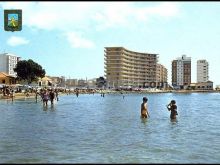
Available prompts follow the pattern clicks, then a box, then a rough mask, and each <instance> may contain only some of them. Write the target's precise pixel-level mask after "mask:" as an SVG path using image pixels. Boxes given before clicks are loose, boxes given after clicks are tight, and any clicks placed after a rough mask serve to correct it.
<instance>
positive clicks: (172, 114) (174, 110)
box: [167, 100, 178, 119]
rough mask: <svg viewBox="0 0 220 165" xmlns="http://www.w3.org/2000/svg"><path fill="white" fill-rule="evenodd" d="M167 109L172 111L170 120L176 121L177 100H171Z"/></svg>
mask: <svg viewBox="0 0 220 165" xmlns="http://www.w3.org/2000/svg"><path fill="white" fill-rule="evenodd" d="M167 109H168V111H171V113H170V119H176V115H178V113H177V106H176V101H175V100H171V102H170V103H169V104H168V105H167Z"/></svg>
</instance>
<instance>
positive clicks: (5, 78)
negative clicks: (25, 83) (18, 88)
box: [0, 72, 16, 85]
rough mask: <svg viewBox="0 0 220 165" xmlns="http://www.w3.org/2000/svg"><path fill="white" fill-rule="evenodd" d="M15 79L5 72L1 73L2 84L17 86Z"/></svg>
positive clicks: (0, 80)
mask: <svg viewBox="0 0 220 165" xmlns="http://www.w3.org/2000/svg"><path fill="white" fill-rule="evenodd" d="M15 83H16V80H15V77H13V76H10V75H8V74H7V73H5V72H0V84H4V85H12V84H15Z"/></svg>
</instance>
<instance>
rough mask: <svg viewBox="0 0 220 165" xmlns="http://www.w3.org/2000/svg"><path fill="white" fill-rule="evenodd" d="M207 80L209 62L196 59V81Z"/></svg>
mask: <svg viewBox="0 0 220 165" xmlns="http://www.w3.org/2000/svg"><path fill="white" fill-rule="evenodd" d="M208 80H209V63H208V62H207V61H206V60H198V61H197V82H198V83H200V82H207V81H208Z"/></svg>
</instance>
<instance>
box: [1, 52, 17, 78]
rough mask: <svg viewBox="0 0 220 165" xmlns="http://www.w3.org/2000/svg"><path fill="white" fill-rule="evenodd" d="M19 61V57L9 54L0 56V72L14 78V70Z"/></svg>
mask: <svg viewBox="0 0 220 165" xmlns="http://www.w3.org/2000/svg"><path fill="white" fill-rule="evenodd" d="M19 60H20V57H18V56H16V55H14V54H11V53H3V54H0V72H5V73H6V74H8V75H9V76H13V77H16V76H17V74H16V72H14V68H15V67H16V65H17V62H18V61H19Z"/></svg>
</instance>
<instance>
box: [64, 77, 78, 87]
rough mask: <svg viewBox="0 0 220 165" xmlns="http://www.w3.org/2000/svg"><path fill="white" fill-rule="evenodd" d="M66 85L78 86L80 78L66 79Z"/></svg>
mask: <svg viewBox="0 0 220 165" xmlns="http://www.w3.org/2000/svg"><path fill="white" fill-rule="evenodd" d="M66 86H67V87H77V86H78V80H77V79H66Z"/></svg>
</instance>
